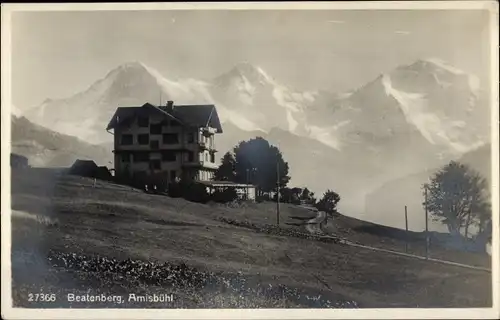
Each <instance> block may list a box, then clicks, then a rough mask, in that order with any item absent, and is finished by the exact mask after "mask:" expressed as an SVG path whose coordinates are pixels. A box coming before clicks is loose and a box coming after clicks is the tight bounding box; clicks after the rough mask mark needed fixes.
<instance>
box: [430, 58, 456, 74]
mask: <svg viewBox="0 0 500 320" xmlns="http://www.w3.org/2000/svg"><path fill="white" fill-rule="evenodd" d="M424 61H426V62H430V63H432V64H434V65H436V66H438V67H439V68H441V69H444V70H446V71H448V72H450V73H453V74H456V75H462V74H465V72H463V71H462V70H460V69H458V68H455V67H453V66H452V65H450V64H448V63H447V62H446V61H444V60H442V59H438V58H428V59H425V60H424Z"/></svg>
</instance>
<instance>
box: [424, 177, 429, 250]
mask: <svg viewBox="0 0 500 320" xmlns="http://www.w3.org/2000/svg"><path fill="white" fill-rule="evenodd" d="M424 189H425V258H426V259H429V213H428V210H427V206H428V204H427V184H425V185H424Z"/></svg>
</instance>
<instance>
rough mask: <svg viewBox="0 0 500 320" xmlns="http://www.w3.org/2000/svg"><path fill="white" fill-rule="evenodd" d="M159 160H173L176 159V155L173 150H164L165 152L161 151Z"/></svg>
mask: <svg viewBox="0 0 500 320" xmlns="http://www.w3.org/2000/svg"><path fill="white" fill-rule="evenodd" d="M161 160H162V161H168V162H173V161H176V160H177V156H176V154H175V152H173V151H165V152H162V154H161Z"/></svg>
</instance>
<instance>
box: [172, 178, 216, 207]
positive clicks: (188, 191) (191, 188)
mask: <svg viewBox="0 0 500 320" xmlns="http://www.w3.org/2000/svg"><path fill="white" fill-rule="evenodd" d="M168 195H169V196H170V197H172V198H184V199H186V200H188V201H192V202H201V203H206V202H208V201H209V200H210V195H209V194H208V192H207V188H206V187H205V186H204V185H202V184H200V183H196V182H194V181H180V182H174V183H172V184H170V186H169V188H168Z"/></svg>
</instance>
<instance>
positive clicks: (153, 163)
mask: <svg viewBox="0 0 500 320" xmlns="http://www.w3.org/2000/svg"><path fill="white" fill-rule="evenodd" d="M149 166H150V168H151V169H152V170H160V169H161V161H160V160H159V159H155V160H151V161H150V162H149Z"/></svg>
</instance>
